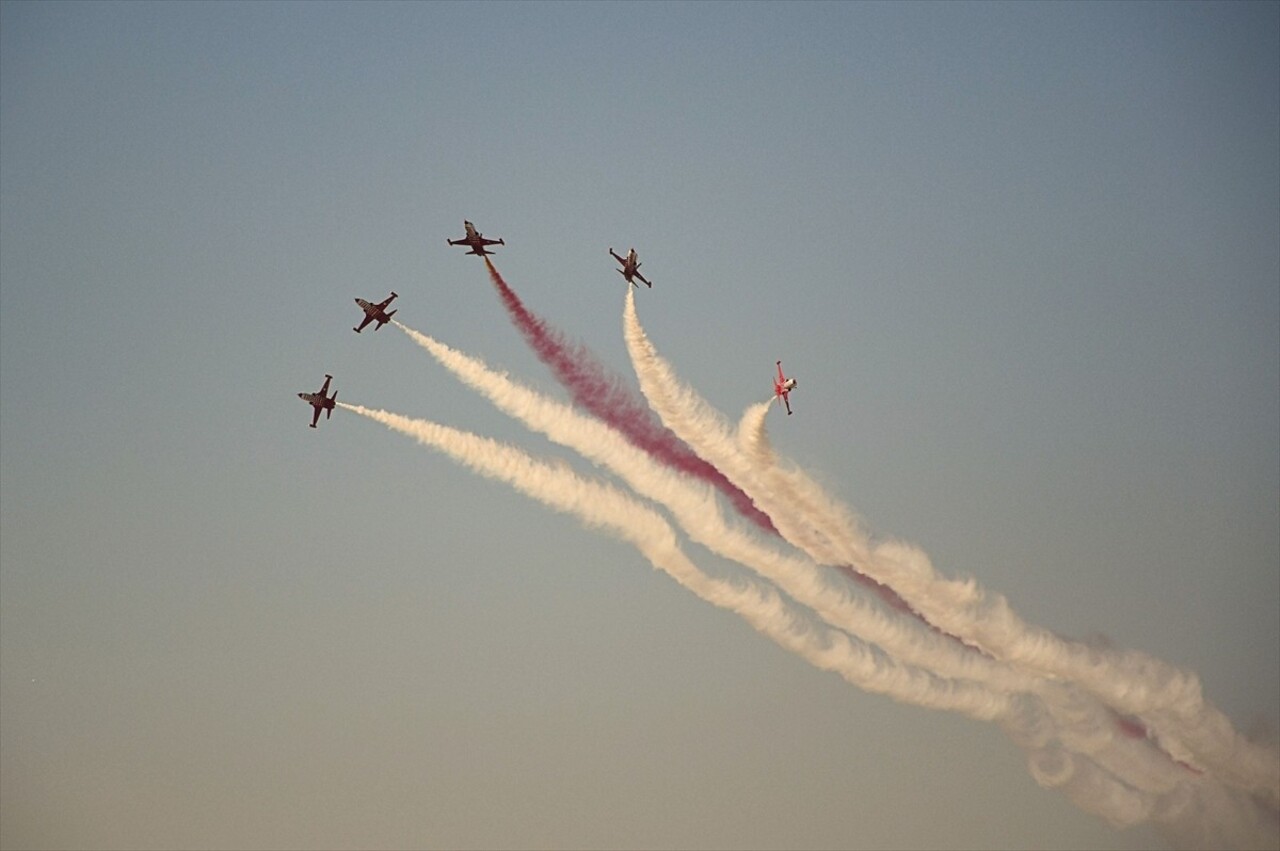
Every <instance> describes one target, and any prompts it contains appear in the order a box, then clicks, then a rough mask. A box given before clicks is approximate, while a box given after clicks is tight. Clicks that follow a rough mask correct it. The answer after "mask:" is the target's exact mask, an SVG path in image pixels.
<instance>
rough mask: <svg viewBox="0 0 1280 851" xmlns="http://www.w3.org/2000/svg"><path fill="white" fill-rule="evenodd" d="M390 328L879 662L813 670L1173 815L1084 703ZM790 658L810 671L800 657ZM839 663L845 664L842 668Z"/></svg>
mask: <svg viewBox="0 0 1280 851" xmlns="http://www.w3.org/2000/svg"><path fill="white" fill-rule="evenodd" d="M395 324H396V325H397V327H399V328H400V329H401V330H403V331H405V333H406V334H408V335H409V336H410V338H411V339H413V340H414V341H415V342H417V343H418V344H419V345H420V346H422V347H423V348H425V349H426V350H427V351H428V352H430V353H431V354H432V355H433V356H434V357H435V358H436V360H437V361H438V362H440V363H441V364H442V365H443V366H445V367H446V368H447V369H449V370H450V371H451V372H453V373H454V374H455V375H456V376H457V377H458V378H459V379H460V380H461V381H463V382H464V383H465V384H467V385H468V386H470V387H472V388H473V389H476V390H477V391H479V392H480V393H481V394H483V395H484V396H486V397H487V398H488V399H490V401H492V402H493V403H494V404H495V405H496V406H497V407H498V408H500V409H501V410H503V411H504V412H506V413H508V414H510V415H511V416H513V417H515V418H517V419H519V420H520V421H522V422H523V423H525V424H526V425H527V426H529V427H530V428H531V429H533V430H535V431H539V432H542V433H543V434H546V435H547V436H548V437H550V438H551V439H552V440H553V441H555V442H557V443H560V444H561V445H564V446H568V447H570V448H573V449H576V450H577V451H579V452H580V453H581V454H582V455H583V456H584V457H586V458H588V459H589V460H592V461H593V462H595V463H597V464H599V465H601V466H605V467H608V468H609V469H611V470H612V471H614V472H615V473H617V474H618V475H619V476H621V477H622V478H623V479H624V481H626V482H627V484H629V485H630V486H631V487H632V488H633V489H634V490H635V491H636V492H637V493H639V494H641V495H643V496H647V497H649V498H650V499H653V500H655V501H657V502H660V503H661V504H663V505H665V506H667V507H668V508H669V509H670V510H671V511H672V513H673V514H674V515H675V516H676V518H677V519H678V520H679V522H680V524H681V526H682V527H683V528H684V529H685V530H686V531H687V532H688V533H689V534H690V536H691V537H692V538H693V539H694V540H697V541H699V542H700V543H703V544H705V545H706V546H708V547H709V548H711V549H712V550H713V551H715V552H718V553H720V554H722V555H725V556H726V557H729V558H732V559H734V560H737V561H739V562H740V563H742V564H744V565H746V566H749V567H751V568H753V569H755V570H756V571H757V572H758V573H760V575H762V576H764V577H766V578H769V579H772V580H773V581H775V582H776V583H777V584H778V586H779V587H780V588H782V589H783V590H785V591H787V592H788V593H789V594H791V596H792V597H794V598H795V599H796V600H797V601H798V602H801V603H803V604H805V605H808V606H810V607H811V608H813V609H814V610H815V611H817V612H818V613H819V614H820V615H821V616H822V617H823V619H824V620H826V621H827V622H828V623H830V624H832V625H835V626H840V627H842V628H843V629H845V630H846V631H848V632H851V633H852V634H854V635H856V636H858V637H860V638H863V639H864V640H869V641H872V642H874V643H876V644H878V645H879V646H880V648H881V649H882V650H884V651H885V654H887V655H884V654H872V655H870V656H868V655H866V650H865V648H864V647H862V646H860V645H858V644H856V643H850V644H848V645H843V646H838V647H835V648H833V649H832V650H831V651H830V652H829V653H827V654H826V659H827V663H826V664H825V665H822V667H827V668H829V669H832V670H838V671H841V672H843V675H844V676H845V678H846V679H847V680H849V681H850V682H854V683H855V684H857V685H859V686H860V687H861V688H863V689H866V690H868V691H872V692H876V693H881V694H885V695H887V696H890V697H893V698H895V699H897V700H902V701H905V702H910V703H914V704H917V705H921V706H925V707H931V708H938V709H949V710H952V711H957V712H960V713H962V714H966V715H969V716H970V717H975V718H979V719H989V720H998V721H999V722H1000V723H1001V726H1002V727H1004V728H1005V729H1006V730H1007V731H1008V732H1009V734H1010V736H1011V737H1012V738H1013V739H1014V741H1016V742H1018V743H1019V744H1020V745H1021V746H1022V747H1023V748H1024V749H1025V750H1026V751H1027V754H1028V760H1029V765H1030V767H1031V769H1032V773H1033V775H1034V776H1035V777H1036V778H1037V779H1038V780H1039V781H1040V782H1041V783H1042V784H1043V785H1046V786H1052V787H1054V788H1059V789H1060V790H1061V791H1063V793H1064V794H1066V795H1067V796H1068V797H1070V798H1071V799H1072V800H1073V801H1075V802H1076V803H1077V804H1078V805H1079V806H1081V807H1082V808H1083V809H1085V810H1087V811H1089V812H1092V813H1095V814H1096V815H1098V816H1101V817H1103V818H1105V819H1106V820H1107V821H1109V822H1110V823H1112V824H1113V825H1116V826H1117V827H1123V826H1127V825H1131V824H1136V823H1140V822H1143V821H1148V820H1155V821H1159V822H1162V823H1168V822H1170V821H1171V820H1172V819H1173V818H1174V816H1176V815H1177V814H1178V813H1180V812H1183V811H1185V809H1186V801H1187V800H1188V799H1189V793H1188V792H1187V790H1186V788H1185V784H1186V781H1187V779H1188V776H1187V774H1186V773H1185V772H1184V771H1183V770H1182V769H1180V768H1179V767H1178V766H1176V765H1175V764H1174V763H1172V762H1171V761H1170V760H1169V759H1168V758H1167V756H1166V755H1165V754H1163V753H1162V752H1160V751H1159V750H1158V749H1156V748H1154V747H1153V746H1152V745H1151V743H1149V742H1147V741H1146V740H1145V739H1143V738H1141V737H1135V736H1132V735H1117V734H1116V728H1117V725H1116V723H1115V720H1114V716H1113V715H1112V714H1111V713H1110V712H1108V711H1107V710H1106V708H1105V707H1103V706H1102V705H1101V704H1100V703H1098V702H1097V701H1096V700H1095V699H1093V698H1091V697H1088V696H1086V695H1082V694H1079V693H1077V692H1075V691H1074V689H1072V688H1071V687H1070V686H1066V685H1063V684H1060V683H1056V682H1052V681H1046V680H1039V679H1037V678H1035V677H1033V676H1030V675H1027V674H1024V673H1021V672H1018V671H1016V670H1013V669H1008V668H1006V667H1005V666H1003V665H1002V664H1001V663H998V662H995V661H994V660H990V659H988V658H986V657H983V656H980V655H976V654H972V653H969V652H966V651H962V650H961V649H960V648H958V647H957V646H954V645H951V644H949V643H946V642H943V643H942V644H941V645H939V643H938V642H939V641H940V639H939V638H938V637H937V636H934V635H929V636H926V640H925V641H924V642H920V641H919V638H920V635H919V630H918V628H915V627H913V626H912V625H911V623H910V622H901V623H899V624H898V627H899V628H898V629H897V630H895V629H894V628H893V624H891V623H886V621H892V620H893V616H892V615H889V614H888V613H884V612H880V611H878V610H875V609H874V608H868V607H866V606H862V607H861V608H859V607H858V606H857V605H853V606H850V605H848V603H849V602H851V601H850V600H849V599H848V597H847V595H845V594H844V593H842V592H843V589H838V588H832V587H830V586H826V585H824V584H823V583H822V582H821V581H820V579H819V580H818V581H816V582H815V578H816V577H819V576H820V574H818V573H817V571H816V570H815V567H814V565H812V563H808V562H804V561H800V560H796V559H789V558H787V557H785V556H782V555H781V554H777V553H773V552H771V551H769V550H767V549H766V548H761V547H760V546H759V545H757V544H755V543H754V542H753V541H752V540H751V538H750V536H745V535H741V534H740V533H735V532H734V530H733V529H731V528H729V527H727V526H726V525H725V524H724V523H723V520H722V519H721V518H720V516H719V510H718V508H717V506H716V504H715V501H714V499H713V498H712V497H711V494H710V493H709V492H708V491H706V490H705V485H694V484H693V483H692V482H689V481H687V480H685V479H683V477H680V476H679V475H677V474H675V473H674V472H673V471H671V470H669V469H667V468H663V467H660V466H658V465H656V464H655V463H654V462H653V461H652V460H651V459H650V458H649V457H648V456H647V455H646V454H645V453H643V452H640V451H639V450H637V449H635V448H633V447H631V446H630V445H629V444H627V443H626V442H625V441H624V440H623V439H622V438H621V437H620V436H619V435H617V434H616V433H615V432H614V431H613V430H612V429H610V428H608V427H607V426H606V425H604V424H603V423H601V422H599V421H598V420H595V419H592V418H589V417H586V416H584V415H582V414H579V413H577V412H576V411H575V410H573V409H572V408H570V407H568V406H565V405H562V404H561V403H559V402H556V401H554V400H551V399H548V398H546V397H545V396H542V395H540V394H538V393H536V392H534V391H532V390H530V389H528V388H527V387H524V386H523V385H520V384H518V383H517V382H515V381H512V380H511V379H509V378H508V377H507V376H505V375H504V374H500V373H497V372H494V371H492V370H489V369H488V368H487V367H486V366H485V365H484V364H483V362H481V361H479V360H477V359H475V358H471V357H469V356H467V355H464V354H462V353H460V352H457V351H455V350H453V349H451V348H449V347H448V346H445V345H444V344H442V343H439V342H437V341H435V340H433V339H432V338H430V337H427V336H426V335H423V334H420V333H419V332H417V331H413V330H412V329H409V328H407V327H406V326H404V325H402V324H400V323H398V322H397V323H395ZM912 633H914V635H912ZM930 641H932V644H930ZM793 649H794V648H793ZM797 652H800V653H801V655H803V656H805V658H807V659H809V661H811V662H814V659H813V658H812V655H811V654H810V653H806V652H803V651H800V650H797ZM850 652H852V653H853V656H852V658H847V654H849V653H850ZM868 660H871V661H868ZM815 664H816V662H815ZM930 672H932V674H933V676H931V675H930ZM956 674H959V675H960V676H962V677H965V678H966V679H968V678H970V677H971V678H972V679H973V680H975V681H976V682H974V683H973V684H971V685H966V684H965V682H964V681H963V680H961V681H955V680H951V679H948V677H950V676H953V675H956ZM966 675H967V676H966ZM1011 700H1012V701H1013V702H1010V701H1011ZM1246 814H1247V813H1246ZM1237 821H1239V819H1237Z"/></svg>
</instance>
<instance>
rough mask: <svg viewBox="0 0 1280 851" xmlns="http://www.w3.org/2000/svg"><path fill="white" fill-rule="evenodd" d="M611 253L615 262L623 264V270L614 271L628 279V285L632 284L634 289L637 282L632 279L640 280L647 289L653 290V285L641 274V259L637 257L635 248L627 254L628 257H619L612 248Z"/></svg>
mask: <svg viewBox="0 0 1280 851" xmlns="http://www.w3.org/2000/svg"><path fill="white" fill-rule="evenodd" d="M609 253H610V254H613V259H614V260H617V261H618V262H619V263H621V264H622V268H621V269H614V271H615V272H617V273H618V274H619V275H621V276H622V277H624V278H626V279H627V283H628V284H631V285H632V286H633V287H634V286H635V285H636V282H635V281H634V280H632V279H633V278H639V279H640V280H642V281H644V285H645V286H646V287H649V288H651V289H652V288H653V284H652V283H651V282H649V281H646V280H645V277H644V275H641V274H640V258H639V257H638V256H636V250H635V249H634V248H633V249H631V250H630V251H628V252H627V256H626V257H619V256H618V255H617V254H615V253H614V251H613V249H612V248H610V249H609Z"/></svg>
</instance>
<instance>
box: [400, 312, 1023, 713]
mask: <svg viewBox="0 0 1280 851" xmlns="http://www.w3.org/2000/svg"><path fill="white" fill-rule="evenodd" d="M392 322H393V323H394V324H395V325H396V327H398V328H400V329H401V330H402V331H404V332H405V333H406V334H408V335H409V337H410V338H411V339H412V340H414V342H416V343H417V344H418V345H420V346H422V347H423V348H424V349H426V350H427V351H428V352H430V353H431V355H432V356H433V357H434V358H435V359H436V360H437V361H438V362H439V363H440V364H441V365H442V366H444V367H445V368H446V369H448V370H449V371H450V372H452V373H453V374H454V375H455V376H457V378H458V379H459V380H461V381H462V382H463V383H465V384H467V385H468V386H470V387H471V388H473V389H475V390H476V391H478V392H479V393H481V394H482V395H484V396H485V397H486V398H488V399H489V400H490V401H491V402H492V403H493V404H494V405H495V406H496V407H498V408H499V409H500V410H502V411H503V412H504V413H506V414H508V415H509V416H512V417H514V418H516V419H518V420H520V421H521V422H522V423H524V424H525V425H526V426H528V427H529V428H531V429H533V430H534V431H538V432H541V433H542V434H544V435H546V436H547V437H548V438H549V439H551V440H552V441H554V442H556V443H559V444H561V445H562V446H567V447H569V448H571V449H574V450H575V451H577V452H579V453H580V454H581V455H582V456H583V457H585V458H587V459H588V460H590V461H592V462H593V463H595V464H597V465H600V466H603V467H606V468H608V469H609V470H611V471H613V472H614V473H615V474H617V475H618V476H619V477H620V478H622V479H623V480H624V481H625V482H626V483H627V484H628V485H629V486H630V487H631V488H632V489H633V490H635V491H636V492H637V493H639V494H640V495H642V496H644V497H647V498H648V499H651V500H653V501H655V502H658V503H661V504H662V505H664V506H666V507H667V508H668V509H669V510H670V511H671V512H672V514H673V516H674V517H675V518H676V520H677V522H678V523H679V524H680V526H681V528H683V529H684V530H685V532H686V533H688V534H689V536H690V537H691V538H692V539H693V540H695V541H697V542H698V543H700V544H702V545H704V546H706V547H707V548H708V549H710V550H712V551H713V552H715V553H717V554H719V555H722V556H724V557H725V558H728V559H731V560H733V561H736V562H738V563H740V564H743V565H745V566H747V567H749V568H751V569H752V570H754V571H756V572H757V573H758V574H760V575H761V576H764V577H765V578H767V579H770V580H772V581H774V582H775V583H777V584H778V586H779V587H781V588H782V590H784V591H786V592H787V593H788V594H789V595H791V597H792V598H794V599H795V600H797V601H798V602H800V603H803V604H804V605H807V606H809V607H810V608H812V609H814V611H816V612H817V613H818V614H819V615H820V616H821V617H822V618H823V620H825V621H826V622H827V623H829V624H831V625H832V626H835V627H837V628H839V629H843V630H845V631H847V632H850V633H852V634H854V635H856V636H858V637H859V638H861V639H863V640H865V641H869V642H871V643H874V644H876V645H878V646H879V647H881V648H882V649H884V650H885V651H886V652H887V653H888V654H889V655H890V657H892V660H893V662H897V663H904V664H907V665H912V666H916V667H924V668H926V669H928V670H930V671H932V672H933V673H935V674H937V675H938V676H940V677H946V678H952V679H956V678H958V679H967V680H974V681H977V682H980V683H982V684H984V685H986V686H988V687H991V688H995V689H999V690H1001V691H1003V692H1009V691H1014V690H1021V691H1033V690H1035V689H1037V688H1038V687H1040V685H1041V684H1042V681H1040V680H1039V679H1038V678H1034V677H1028V676H1024V675H1021V674H1018V673H1016V672H1014V671H1012V670H1010V669H1009V668H1008V667H1006V666H1003V665H1000V664H997V663H995V662H993V661H992V660H990V659H988V658H985V657H983V656H981V655H979V654H976V653H972V652H969V651H966V650H964V649H963V648H961V647H959V646H957V645H955V644H954V643H953V642H951V641H950V640H948V639H945V638H943V637H942V636H939V635H937V634H935V633H932V632H928V631H925V630H923V629H921V628H920V627H919V626H918V625H917V624H915V623H912V622H909V621H905V620H903V619H900V618H896V617H894V616H892V615H890V614H888V613H886V612H884V611H883V610H881V609H879V608H878V607H876V606H874V605H872V604H870V603H868V602H867V601H866V600H864V599H863V598H861V597H860V596H857V595H855V594H853V593H851V589H850V588H849V587H848V586H847V585H845V584H843V583H839V584H837V583H835V582H833V581H832V577H831V575H830V574H829V573H828V572H825V571H820V570H818V569H817V567H816V566H815V565H814V564H813V563H812V562H810V561H808V560H806V559H801V558H796V557H792V556H787V555H784V554H782V553H779V552H777V551H776V550H774V549H771V548H769V547H766V546H764V545H763V544H761V543H760V542H759V541H758V540H757V539H756V538H755V537H754V536H753V535H751V534H750V533H749V532H747V531H746V530H744V529H743V528H742V527H741V526H734V525H731V524H729V523H728V522H726V521H725V519H724V516H723V514H722V512H721V509H720V506H719V504H718V503H717V502H716V499H715V493H714V491H713V490H712V489H711V488H710V487H709V486H707V485H704V484H701V483H697V482H695V481H693V480H691V479H690V478H689V477H686V476H682V475H680V474H678V473H676V472H675V471H673V470H671V469H670V468H668V467H666V466H663V465H661V464H658V463H657V462H655V461H654V460H653V459H652V458H651V457H650V456H649V455H648V454H647V453H645V452H643V451H641V450H639V449H636V448H635V447H634V446H633V445H632V444H631V443H630V442H629V441H627V440H625V439H624V438H623V437H622V436H621V435H619V434H618V433H617V432H616V431H614V430H613V429H612V428H610V427H609V426H607V425H606V424H604V423H602V422H600V421H599V420H597V419H595V418H593V417H590V416H587V415H585V414H583V413H581V412H579V411H578V410H577V409H575V408H573V407H571V406H569V405H565V404H562V403H560V402H558V401H555V400H553V399H550V398H548V397H546V396H544V395H542V394H539V393H536V392H535V391H533V390H531V389H529V388H528V387H525V386H524V385H522V384H520V383H518V382H516V381H514V380H512V379H511V378H509V377H507V376H506V375H504V374H501V373H498V372H495V371H493V370H491V369H489V368H488V367H487V366H486V365H485V364H484V362H483V361H481V360H479V359H477V358H473V357H471V356H469V355H466V354H463V353H461V352H458V351H456V350H454V349H452V348H450V347H449V346H447V345H445V344H444V343H441V342H439V341H437V340H435V339H433V338H431V337H429V336H427V335H425V334H422V333H420V332H418V331H415V330H413V329H411V328H408V327H406V326H405V325H403V324H401V323H400V322H398V321H396V320H392ZM886 664H891V663H890V662H889V661H888V660H886ZM924 682H926V683H930V684H935V685H936V682H935V681H931V680H926V681H924ZM891 696H893V697H896V698H897V699H900V700H905V701H908V702H912V703H917V704H922V705H928V706H932V707H934V708H950V707H947V706H946V705H945V700H946V699H948V697H949V693H948V692H941V693H939V694H935V695H929V696H925V695H920V694H915V693H913V694H892V695H891ZM1003 705H1004V700H1003V698H1001V699H999V700H994V701H993V702H992V706H991V707H990V708H989V710H990V711H988V712H984V714H983V718H984V719H989V718H991V717H993V715H992V712H994V710H995V709H996V708H997V707H1003Z"/></svg>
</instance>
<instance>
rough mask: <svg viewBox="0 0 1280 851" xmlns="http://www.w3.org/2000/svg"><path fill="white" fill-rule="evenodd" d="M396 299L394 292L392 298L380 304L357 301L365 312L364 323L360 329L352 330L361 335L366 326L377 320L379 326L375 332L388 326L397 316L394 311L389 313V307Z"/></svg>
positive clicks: (375, 328)
mask: <svg viewBox="0 0 1280 851" xmlns="http://www.w3.org/2000/svg"><path fill="white" fill-rule="evenodd" d="M395 298H396V291H395V290H392V291H391V296H390V297H389V298H388V299H387V300H386V301H384V302H380V303H378V304H370V303H369V302H367V301H365V300H364V299H362V298H358V299H356V304H358V305H360V308H361V309H362V310H363V311H364V321H363V322H361V323H360V325H359V326H358V327H356V328H352V329H351V330H352V331H355V332H356V333H357V334H359V333H360V331H361V330H363V329H364V327H365V326H366V325H368V324H369V323H370V322H372V321H373V320H375V319H376V320H378V324H377V326H376V327H374V329H373V330H375V331H377V330H378V329H379V328H381V327H382V326H383V325H386V324H387V323H388V322H390V321H391V317H393V316H395V315H396V312H395V311H394V310H393V311H391V312H390V313H388V312H387V305H389V304H391V302H392V300H393V299H395Z"/></svg>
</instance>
